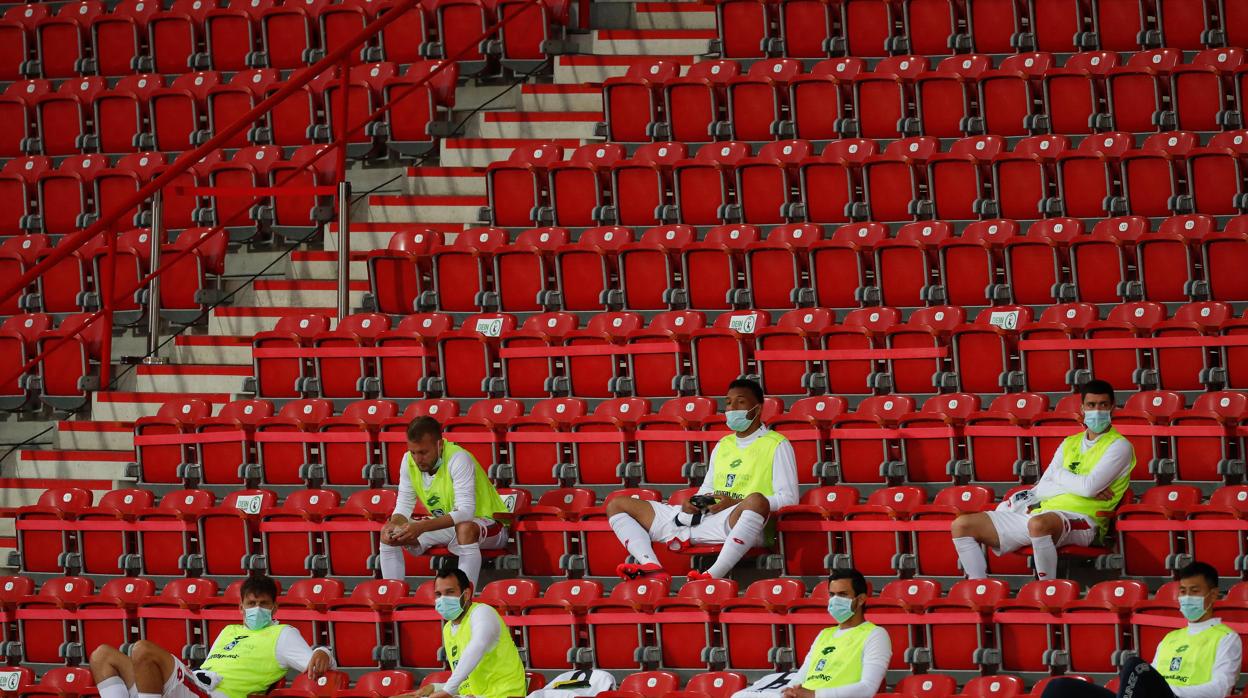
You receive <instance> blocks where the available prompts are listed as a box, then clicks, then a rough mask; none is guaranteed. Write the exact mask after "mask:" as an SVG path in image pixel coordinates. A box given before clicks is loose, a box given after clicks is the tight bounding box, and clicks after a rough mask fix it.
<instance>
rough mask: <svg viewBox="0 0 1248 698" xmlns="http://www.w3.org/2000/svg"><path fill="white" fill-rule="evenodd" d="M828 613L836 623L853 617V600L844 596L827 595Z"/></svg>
mask: <svg viewBox="0 0 1248 698" xmlns="http://www.w3.org/2000/svg"><path fill="white" fill-rule="evenodd" d="M828 615H830V616H832V617H833V618H834V619H836V622H837V623H844V622H845V621H847V620H849V619H850V618H853V617H854V600H853V599H851V598H849V597H846V596H829V597H828Z"/></svg>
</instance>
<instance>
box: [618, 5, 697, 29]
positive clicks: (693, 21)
mask: <svg viewBox="0 0 1248 698" xmlns="http://www.w3.org/2000/svg"><path fill="white" fill-rule="evenodd" d="M633 7H634V9H635V10H636V13H637V15H636V22H635V23H636V25H637V28H638V29H715V6H714V5H703V4H702V3H697V2H639V3H637V4H636V5H634V6H633Z"/></svg>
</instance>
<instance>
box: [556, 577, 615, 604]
mask: <svg viewBox="0 0 1248 698" xmlns="http://www.w3.org/2000/svg"><path fill="white" fill-rule="evenodd" d="M600 598H602V582H596V581H594V580H592V579H562V580H559V581H557V582H554V583H552V584H551V585H550V586H548V587H546V593H544V594H542V599H543V600H545V601H557V602H558V601H562V602H567V603H570V604H573V605H576V606H582V605H585V604H588V603H589V602H590V601H593V600H594V599H600Z"/></svg>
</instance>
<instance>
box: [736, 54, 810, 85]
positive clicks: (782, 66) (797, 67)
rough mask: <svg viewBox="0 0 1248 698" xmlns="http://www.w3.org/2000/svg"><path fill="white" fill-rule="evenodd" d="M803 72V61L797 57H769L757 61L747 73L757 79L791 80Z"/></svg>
mask: <svg viewBox="0 0 1248 698" xmlns="http://www.w3.org/2000/svg"><path fill="white" fill-rule="evenodd" d="M801 73H802V62H801V61H799V60H797V59H795V58H768V59H766V60H761V61H755V62H754V64H753V65H751V66H750V70H749V72H748V73H746V75H748V76H749V77H751V78H755V79H768V80H774V81H776V82H789V81H790V80H792V79H793V78H795V77H797V76H798V75H800V74H801Z"/></svg>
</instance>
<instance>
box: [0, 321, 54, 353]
mask: <svg viewBox="0 0 1248 698" xmlns="http://www.w3.org/2000/svg"><path fill="white" fill-rule="evenodd" d="M51 329H52V316H51V315H47V314H45V313H34V314H31V315H14V316H12V317H10V318H8V319H6V320H5V321H4V324H2V325H0V335H13V336H17V337H21V338H22V341H23V342H24V343H25V344H26V347H27V348H28V349H29V348H32V347H33V346H34V343H35V340H36V339H37V338H38V337H39V335H41V334H43V333H44V332H47V331H49V330H51Z"/></svg>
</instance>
